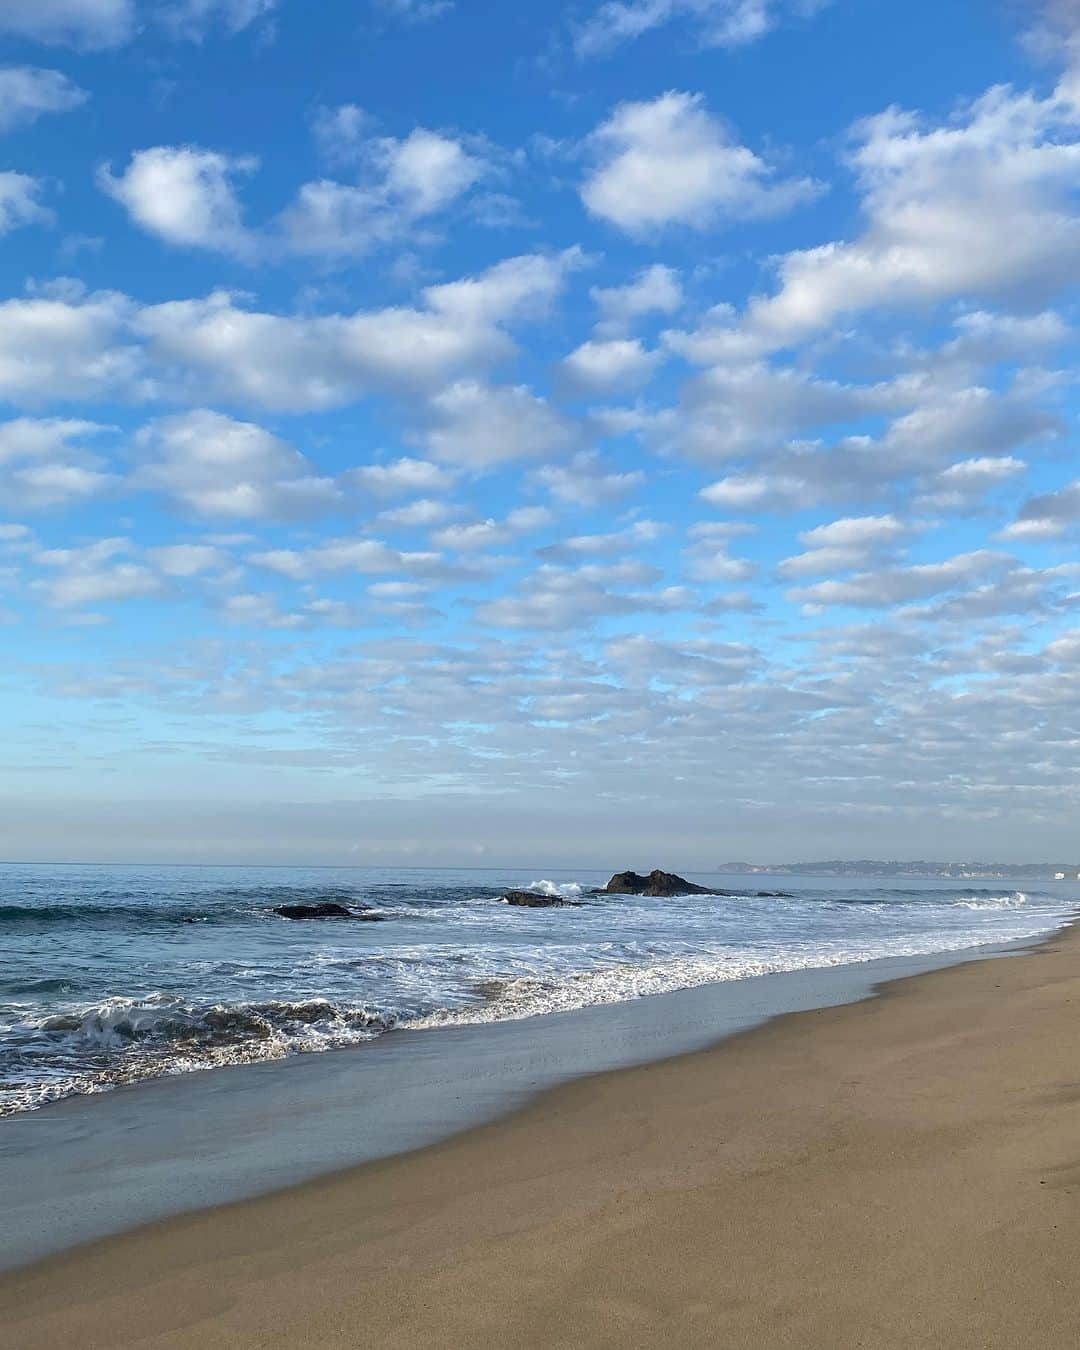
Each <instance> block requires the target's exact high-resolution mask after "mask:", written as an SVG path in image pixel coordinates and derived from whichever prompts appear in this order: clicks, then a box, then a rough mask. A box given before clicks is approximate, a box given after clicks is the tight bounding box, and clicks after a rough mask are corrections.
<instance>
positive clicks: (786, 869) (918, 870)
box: [716, 858, 1080, 881]
mask: <svg viewBox="0 0 1080 1350" xmlns="http://www.w3.org/2000/svg"><path fill="white" fill-rule="evenodd" d="M716 870H717V871H718V872H728V873H731V874H734V875H745V876H793V875H795V874H798V875H800V876H818V877H913V878H925V877H934V878H945V879H946V880H950V881H1013V880H1018V879H1024V878H1027V879H1029V880H1032V881H1078V880H1080V862H1071V863H1046V862H1042V863H992V862H924V861H918V862H881V861H877V860H874V859H870V858H860V859H857V860H844V859H832V860H830V861H828V862H794V863H748V862H725V863H718V864H717V868H716Z"/></svg>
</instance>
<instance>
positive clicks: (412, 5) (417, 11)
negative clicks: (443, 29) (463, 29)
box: [375, 0, 454, 23]
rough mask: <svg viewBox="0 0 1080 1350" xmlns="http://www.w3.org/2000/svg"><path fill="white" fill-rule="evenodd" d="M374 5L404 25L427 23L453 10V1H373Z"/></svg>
mask: <svg viewBox="0 0 1080 1350" xmlns="http://www.w3.org/2000/svg"><path fill="white" fill-rule="evenodd" d="M375 3H376V4H377V6H378V7H379V8H380V9H382V10H384V11H385V12H386V13H387V14H391V15H393V16H394V18H396V19H402V20H404V21H405V22H406V23H427V22H428V21H429V20H431V19H437V18H438V17H439V16H440V15H441V14H447V13H449V11H450V10H452V9H453V8H454V0H375Z"/></svg>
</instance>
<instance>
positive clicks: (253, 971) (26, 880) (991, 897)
mask: <svg viewBox="0 0 1080 1350" xmlns="http://www.w3.org/2000/svg"><path fill="white" fill-rule="evenodd" d="M690 879H691V880H693V881H696V882H698V883H699V884H704V885H709V886H715V887H717V888H718V889H724V890H729V891H734V892H736V894H735V895H730V896H682V897H675V898H672V899H644V898H640V897H631V896H612V895H604V896H591V895H589V894H588V892H589V890H590V889H591V888H593V887H596V886H600V885H602V884H603V883H604V882H605V881H606V880H607V874H603V875H602V874H600V873H587V872H576V873H573V874H570V873H548V874H547V875H546V876H537V875H532V874H529V873H511V872H505V873H497V872H491V871H477V872H464V871H449V870H442V871H440V870H420V869H409V870H398V871H390V870H386V869H365V868H309V869H304V868H214V867H144V866H124V867H104V866H7V867H0V1115H2V1114H10V1113H13V1112H17V1111H25V1110H32V1109H34V1108H36V1107H40V1106H43V1105H45V1104H47V1103H48V1102H50V1101H54V1100H57V1099H58V1098H61V1097H66V1096H70V1095H72V1094H78V1093H90V1092H99V1091H102V1090H104V1089H107V1088H109V1087H112V1086H115V1085H118V1084H123V1083H133V1082H137V1081H139V1080H142V1079H147V1078H153V1077H158V1076H161V1075H163V1074H176V1073H183V1072H188V1071H194V1070H199V1069H206V1068H212V1067H218V1066H223V1065H228V1064H239V1063H248V1062H251V1061H254V1060H260V1059H274V1058H281V1057H283V1056H286V1055H291V1054H299V1053H303V1052H309V1051H318V1050H324V1049H329V1048H332V1047H340V1046H348V1045H360V1044H362V1043H363V1042H365V1041H370V1040H372V1039H373V1038H375V1037H377V1036H380V1035H383V1034H386V1033H388V1032H392V1031H393V1030H394V1029H395V1028H399V1027H409V1028H430V1029H432V1031H433V1033H434V1032H436V1031H437V1029H438V1028H439V1027H441V1026H446V1025H455V1024H456V1025H460V1024H463V1023H484V1022H492V1021H499V1020H504V1019H508V1018H523V1017H530V1016H537V1015H541V1014H543V1013H546V1012H552V1011H568V1010H572V1009H575V1008H581V1007H585V1006H589V1005H592V1004H597V1003H612V1002H618V1001H621V1000H625V999H631V998H638V997H641V996H643V995H648V994H654V993H661V992H666V991H671V990H675V989H683V988H689V987H692V986H696V985H700V984H704V983H707V982H709V981H715V980H741V979H750V978H753V977H754V976H757V975H763V974H767V973H772V972H779V971H789V970H799V969H808V968H815V967H828V966H836V965H842V964H847V963H851V962H861V961H867V960H872V959H875V958H878V957H887V956H905V955H925V954H930V953H936V952H948V951H959V950H963V949H965V948H969V947H972V946H977V945H981V944H984V943H1001V942H1008V941H1013V940H1018V939H1024V938H1031V937H1035V936H1038V935H1039V934H1042V933H1048V932H1050V931H1052V930H1053V929H1055V928H1057V927H1059V926H1060V925H1061V924H1062V923H1063V922H1065V921H1066V920H1067V919H1068V918H1070V917H1071V916H1072V915H1073V914H1074V913H1075V912H1076V910H1077V905H1078V903H1080V887H1078V886H1077V885H1075V884H1073V885H1071V886H1070V885H1068V884H1064V885H1063V884H1058V883H1046V882H1042V883H1037V884H1036V883H1033V884H1032V885H1031V886H1030V887H1025V888H1024V889H1022V890H1018V889H1014V884H1013V883H996V882H989V883H987V882H979V883H974V884H964V883H963V882H957V881H936V880H935V881H903V882H902V883H898V882H895V881H891V880H877V879H873V878H863V879H853V878H827V879H826V878H820V877H783V878H763V877H758V878H748V877H745V876H726V877H725V876H721V875H717V874H711V875H709V874H701V873H694V874H692V875H691V877H690ZM759 886H760V887H765V888H768V889H770V890H771V889H774V888H775V889H783V890H785V891H788V892H791V893H792V894H791V895H790V896H784V897H778V896H761V895H758V894H756V892H757V889H758V887H759ZM512 887H517V888H521V887H532V888H539V889H544V890H548V891H550V892H552V893H558V894H560V895H563V896H565V897H567V898H572V899H574V900H577V901H579V902H580V903H579V904H578V905H576V906H575V907H573V908H553V909H519V908H514V907H510V906H508V905H506V904H505V903H503V902H502V901H501V900H500V896H501V895H502V894H503V892H504V891H505V890H507V889H508V888H512ZM319 901H334V902H336V903H339V904H343V905H346V906H350V907H356V908H357V909H361V908H363V909H366V911H367V912H369V913H374V914H375V915H376V916H377V917H378V919H379V921H378V922H353V921H351V920H348V919H324V920H310V921H300V922H297V921H291V920H289V919H285V918H281V917H279V916H278V915H277V914H275V913H274V908H275V906H278V905H282V904H290V903H314V902H319Z"/></svg>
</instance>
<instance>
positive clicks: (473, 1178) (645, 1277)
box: [0, 929, 1080, 1350]
mask: <svg viewBox="0 0 1080 1350" xmlns="http://www.w3.org/2000/svg"><path fill="white" fill-rule="evenodd" d="M0 1345H2V1346H3V1347H4V1350H61V1347H62V1348H63V1350H128V1348H129V1347H130V1348H132V1350H134V1348H135V1347H138V1350H226V1347H227V1348H228V1350H254V1348H255V1347H259V1348H260V1350H263V1348H266V1350H269V1348H270V1347H273V1350H286V1348H288V1350H305V1347H327V1348H328V1350H329V1348H330V1347H333V1348H334V1350H338V1347H369V1346H370V1347H379V1348H380V1350H414V1348H415V1350H421V1348H422V1350H448V1348H449V1350H458V1347H461V1350H465V1347H469V1350H487V1348H488V1347H490V1348H491V1350H511V1348H516V1347H545V1350H550V1348H556V1347H558V1348H562V1347H583V1348H584V1347H597V1348H599V1347H605V1350H606V1348H607V1347H611V1350H615V1348H616V1347H618V1350H628V1348H629V1347H641V1348H642V1350H644V1348H645V1347H649V1350H654V1348H655V1347H662V1346H673V1347H705V1346H709V1347H714V1346H715V1347H733V1348H736V1350H744V1348H745V1347H762V1348H763V1350H764V1347H769V1348H770V1350H772V1348H774V1347H776V1348H777V1350H779V1348H780V1347H799V1350H819V1348H820V1350H848V1348H849V1347H850V1348H852V1350H853V1348H854V1347H863V1348H864V1350H867V1348H868V1350H894V1348H895V1350H899V1347H905V1350H906V1348H909V1347H927V1348H929V1347H934V1348H935V1350H936V1348H937V1347H940V1348H941V1350H964V1348H967V1347H970V1350H996V1348H997V1347H1000V1348H1001V1350H1006V1347H1007V1348H1008V1350H1018V1348H1019V1347H1028V1346H1030V1347H1038V1348H1039V1350H1054V1348H1056V1347H1061V1348H1062V1350H1066V1347H1067V1350H1076V1348H1077V1346H1080V929H1075V930H1071V931H1070V932H1068V933H1066V934H1065V935H1064V936H1062V937H1060V938H1057V939H1055V940H1053V941H1051V942H1050V943H1048V944H1045V945H1044V946H1042V947H1040V948H1038V949H1036V950H1035V951H1033V952H1031V953H1028V954H1024V955H1021V956H1016V957H1010V958H1007V959H1001V960H988V961H982V962H978V963H974V964H970V965H966V966H961V967H957V968H954V969H950V970H945V971H940V972H937V973H934V974H930V975H923V976H918V977H916V978H913V979H909V980H904V981H900V982H898V983H896V984H894V985H891V986H889V987H888V988H887V990H886V991H885V992H884V994H883V996H881V997H879V998H877V999H875V1000H873V1001H870V1002H864V1003H861V1004H858V1005H854V1006H850V1007H843V1008H837V1009H830V1010H826V1011H822V1012H816V1013H798V1014H793V1015H790V1016H787V1017H784V1018H781V1019H779V1020H778V1021H776V1022H773V1023H772V1024H770V1025H769V1026H767V1027H764V1028H761V1029H759V1030H757V1031H753V1032H749V1033H747V1034H744V1035H741V1036H738V1037H736V1038H734V1039H732V1040H730V1041H727V1042H724V1043H723V1044H721V1045H719V1046H717V1047H716V1048H714V1049H712V1050H708V1051H704V1052H701V1053H697V1054H693V1055H687V1056H684V1057H681V1058H678V1059H672V1060H667V1061H664V1062H663V1063H660V1064H654V1065H650V1066H648V1067H645V1068H641V1069H631V1070H625V1071H620V1072H617V1073H611V1074H606V1075H600V1076H597V1077H594V1078H590V1079H586V1080H583V1081H580V1082H577V1083H574V1084H571V1085H569V1086H567V1087H563V1088H559V1089H557V1090H555V1091H552V1092H550V1093H547V1094H545V1095H544V1096H543V1097H541V1098H540V1099H539V1100H537V1101H536V1102H535V1103H534V1104H533V1105H531V1106H529V1107H528V1108H527V1109H525V1110H523V1111H521V1112H519V1113H517V1114H516V1115H514V1116H511V1117H509V1118H507V1119H505V1120H502V1121H499V1122H496V1123H494V1124H492V1125H488V1126H484V1127H482V1128H480V1129H476V1130H472V1131H470V1132H468V1133H467V1134H463V1135H460V1136H458V1137H456V1138H454V1139H451V1140H449V1141H448V1142H446V1143H443V1144H440V1145H438V1146H436V1147H433V1148H429V1149H425V1150H423V1151H421V1152H417V1153H413V1154H408V1155H405V1156H402V1157H398V1158H394V1159H390V1160H389V1161H386V1162H380V1163H375V1164H370V1165H367V1166H364V1167H360V1168H356V1169H354V1170H352V1171H350V1172H345V1173H340V1174H337V1175H335V1176H332V1177H329V1178H326V1179H324V1180H321V1181H318V1182H315V1183H312V1184H308V1185H304V1186H301V1187H297V1188H295V1189H293V1190H290V1191H286V1192H281V1193H278V1194H276V1195H271V1196H268V1197H265V1198H263V1199H260V1200H255V1201H248V1202H244V1203H242V1204H238V1205H232V1206H227V1207H223V1208H221V1209H216V1210H210V1211H204V1212H200V1213H198V1214H194V1215H190V1216H186V1217H181V1218H177V1219H170V1220H168V1221H167V1222H164V1223H160V1224H156V1225H153V1226H151V1227H149V1228H144V1229H142V1230H139V1231H137V1232H134V1233H131V1234H128V1235H125V1236H123V1237H120V1238H111V1239H108V1240H106V1241H102V1242H99V1243H95V1244H93V1245H91V1246H88V1247H85V1248H82V1249H79V1250H77V1251H74V1252H70V1253H67V1254H65V1255H63V1256H60V1257H57V1258H53V1259H50V1260H49V1261H47V1262H44V1263H41V1264H39V1265H37V1266H33V1267H30V1268H27V1269H25V1270H22V1271H16V1272H13V1273H11V1274H9V1275H7V1276H5V1277H3V1278H0Z"/></svg>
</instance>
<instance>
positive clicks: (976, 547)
mask: <svg viewBox="0 0 1080 1350" xmlns="http://www.w3.org/2000/svg"><path fill="white" fill-rule="evenodd" d="M1078 124H1080V9H1078V7H1077V5H1076V3H1075V0H1049V2H1048V3H1047V4H1045V5H1043V6H1041V7H1034V6H1030V5H1028V6H1019V5H1017V6H1009V5H1006V4H1002V5H1000V6H997V5H993V4H990V5H988V4H985V3H975V0H970V2H967V3H962V2H961V0H950V2H949V3H945V4H941V3H938V4H934V5H930V4H928V3H927V4H922V3H914V4H910V5H904V6H899V5H896V4H891V3H885V0H831V2H828V3H820V2H819V3H814V2H813V0H608V2H607V3H597V2H596V0H581V3H577V4H574V5H567V6H556V5H550V4H543V5H541V4H529V3H524V4H520V5H516V6H494V5H481V4H479V3H472V0H456V3H424V2H423V0H350V3H345V2H344V0H340V2H339V0H327V2H326V3H323V4H320V5H318V6H311V5H300V4H298V3H296V0H160V2H157V0H49V2H48V3H43V0H34V2H33V3H31V2H30V0H7V3H6V4H5V5H4V6H3V10H2V12H0V150H2V152H3V155H4V156H5V157H4V159H3V161H2V162H0V288H2V295H0V639H2V641H3V644H4V653H5V660H4V663H3V671H2V675H0V681H2V682H0V689H2V690H3V702H2V714H0V715H2V719H3V720H2V722H0V727H2V730H3V735H4V739H5V743H6V746H7V754H6V755H5V756H4V757H3V759H4V763H3V765H2V766H0V793H2V798H3V803H4V811H3V815H2V817H0V855H4V856H6V857H9V858H86V859H124V858H129V859H136V860H137V859H159V860H169V859H175V860H189V859H190V860H206V861H276V862H289V861H300V862H319V861H325V862H342V861H357V862H370V863H390V864H393V863H402V864H405V863H409V862H414V863H432V862H434V863H437V862H446V863H462V864H466V863H468V864H472V863H477V862H481V863H482V862H490V863H492V864H504V863H508V864H514V863H518V862H520V863H521V864H522V865H524V864H526V863H532V862H537V863H541V862H544V863H548V864H550V865H556V864H559V863H564V864H566V865H574V864H577V863H583V864H584V863H592V864H595V865H597V866H604V865H607V864H609V863H610V864H611V865H612V866H615V865H619V866H622V865H627V864H634V865H645V864H649V865H653V864H655V863H660V864H662V865H671V866H675V865H676V864H678V865H681V866H687V867H689V866H699V867H700V866H708V865H711V864H713V863H716V862H720V861H722V860H724V859H728V858H747V857H749V858H775V859H781V858H787V859H790V858H795V857H807V856H821V855H839V856H858V855H868V854H874V855H882V854H889V855H893V856H937V857H942V858H949V857H957V856H970V855H983V856H998V857H1001V858H1027V857H1030V858H1035V857H1039V856H1051V855H1055V854H1057V855H1062V856H1064V855H1068V854H1072V853H1075V852H1076V851H1077V848H1076V841H1075V822H1076V819H1077V808H1078V806H1080V800H1078V789H1077V786H1076V774H1075V761H1076V754H1077V747H1078V745H1080V697H1078V695H1080V685H1078V683H1077V679H1076V674H1075V670H1076V658H1077V656H1078V654H1080V626H1078V623H1077V609H1076V601H1077V596H1078V595H1080V580H1078V578H1080V561H1078V559H1077V552H1076V540H1077V526H1078V523H1080V479H1077V469H1076V461H1075V453H1074V445H1075V419H1076V407H1077V402H1076V390H1075V377H1074V375H1073V369H1074V366H1075V362H1074V359H1073V358H1074V356H1075V351H1076V340H1075V327H1074V325H1075V304H1076V294H1075V291H1076V283H1077V279H1078V272H1080V218H1078V216H1077V188H1078V185H1080V139H1078Z"/></svg>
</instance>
